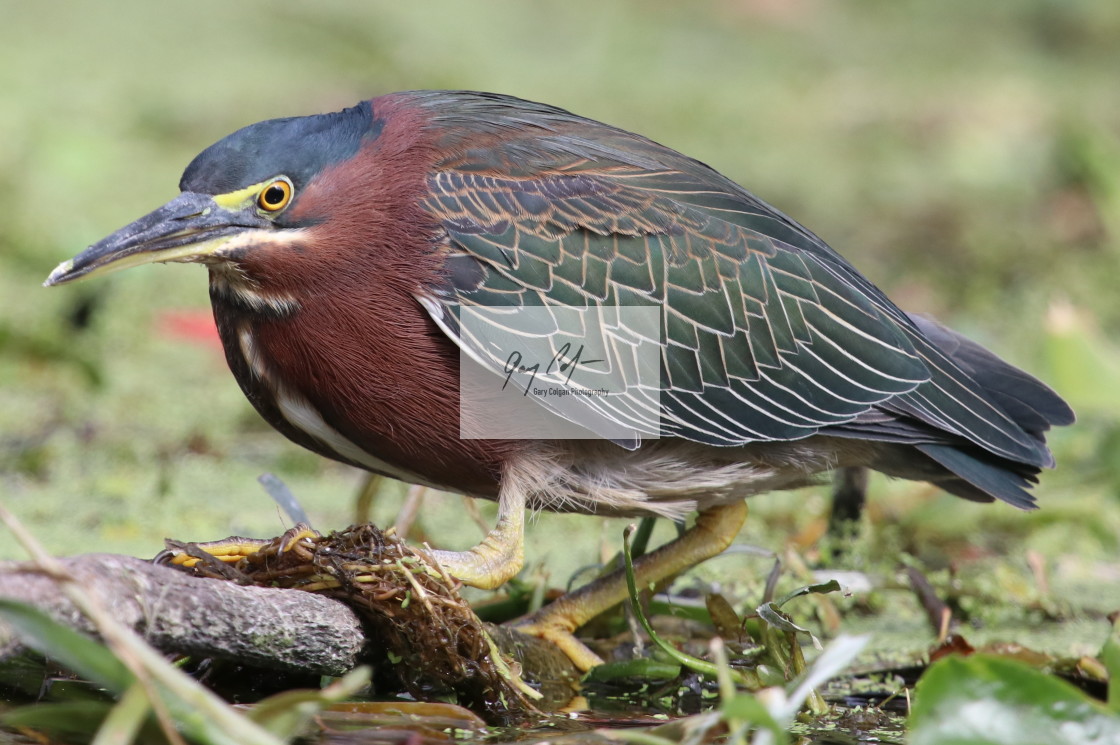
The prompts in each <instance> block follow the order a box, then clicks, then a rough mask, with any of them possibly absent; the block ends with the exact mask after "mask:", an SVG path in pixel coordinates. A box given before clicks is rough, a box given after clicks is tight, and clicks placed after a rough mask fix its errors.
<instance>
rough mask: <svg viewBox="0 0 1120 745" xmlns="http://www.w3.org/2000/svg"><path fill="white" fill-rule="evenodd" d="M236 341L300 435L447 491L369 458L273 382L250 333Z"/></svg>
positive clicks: (293, 394)
mask: <svg viewBox="0 0 1120 745" xmlns="http://www.w3.org/2000/svg"><path fill="white" fill-rule="evenodd" d="M237 338H238V343H239V346H240V347H241V354H242V355H243V356H244V357H245V362H246V363H247V364H248V365H249V369H250V370H252V371H253V374H254V375H255V376H256V377H257V379H258V380H260V381H261V383H262V384H263V385H265V386H267V387H268V389H269V390H270V391H271V392H272V395H273V399H274V400H275V402H276V408H277V409H279V411H280V414H281V416H283V417H284V419H285V420H286V421H287V422H288V424H290V425H292V426H293V427H295V428H296V429H297V430H299V431H300V432H303V433H304V434H306V435H308V436H310V437H312V438H314V439H315V440H317V441H319V442H320V443H322V444H323V445H325V446H326V447H327V448H329V449H330V450H333V451H334V452H335V453H337V454H338V455H339V456H341V457H342V458H345V459H346V460H348V461H350V462H352V463H357V464H359V465H361V466H364V467H365V468H368V469H370V470H371V471H375V472H377V473H381V474H384V475H386V476H390V477H392V478H395V479H399V480H400V481H404V482H406V483H409V484H421V485H423V486H430V487H432V488H435V489H446V488H447V487H446V486H443V485H441V484H436V483H433V482H431V481H429V480H427V479H426V478H424V477H423V476H421V475H420V474H417V473H413V472H411V471H406V470H404V469H401V468H398V467H397V466H394V465H393V464H391V463H389V462H387V461H384V460H381V459H380V458H377V457H376V456H373V455H370V454H369V453H367V452H366V451H365V450H363V449H362V448H360V447H359V446H357V445H355V444H354V443H353V442H352V441H350V440H349V439H347V438H346V437H345V436H344V435H343V434H342V433H341V432H339V431H338V430H337V429H335V428H334V427H332V426H330V425H329V424H327V422H326V420H324V419H323V416H322V415H321V414H320V413H319V411H318V410H317V409H316V408H315V406H314V405H312V403H311V402H310V401H308V400H307V398H306V397H305V396H303V395H302V394H300V393H299V392H297V391H293V390H292V389H291V388H290V387H288V386H286V385H284V384H282V383H280V382H278V381H276V380H274V379H273V376H272V375H271V373H270V371H269V369H268V366H267V365H266V364H265V362H264V360H263V359H262V357H261V355H260V351H259V350H258V349H257V346H256V342H255V341H254V339H253V333H252V331H251V330H250V329H249V328H248V327H247V326H242V327H241V328H240V329H238V332H237Z"/></svg>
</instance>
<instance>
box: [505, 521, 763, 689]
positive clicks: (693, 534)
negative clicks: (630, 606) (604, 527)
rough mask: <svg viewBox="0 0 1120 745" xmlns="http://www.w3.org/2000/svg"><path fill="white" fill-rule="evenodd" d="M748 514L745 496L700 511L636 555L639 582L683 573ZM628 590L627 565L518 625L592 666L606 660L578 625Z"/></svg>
mask: <svg viewBox="0 0 1120 745" xmlns="http://www.w3.org/2000/svg"><path fill="white" fill-rule="evenodd" d="M746 519H747V504H746V502H742V501H740V502H735V503H734V504H728V505H723V506H720V507H711V508H709V509H707V510H703V511H701V512H700V514H699V515H698V516H697V517H696V524H695V525H693V526H692V527H691V528H689V529H688V530H687V531H685V532H684V534H683V535H681V536H680V537H679V538H677V539H676V540H674V541H672V542H670V543H667V544H665V545H664V546H661V547H660V548H658V549H657V550H656V551H653V552H651V553H648V554H646V555H644V556H641V557H639V558H638V559H636V560H635V561H634V579H635V580H636V582H637V585H638V587H646V586H648V585H649V584H651V583H656V582H660V581H661V580H663V579H665V578H667V577H671V576H673V575H675V574H679V573H680V572H683V571H684V570H686V569H690V568H692V567H694V566H696V565H697V564H699V563H700V562H702V561H704V560H705V559H710V558H711V557H713V556H716V555H717V554H719V553H721V552H722V551H723V550H724V549H725V548H727V547H728V546H730V545H731V542H732V541H733V540H734V539H735V536H736V535H738V533H739V529H740V528H742V527H743V523H744V522H746ZM627 595H628V592H627V589H626V575H625V573H624V571H623V570H618V571H615V572H611V573H610V574H608V575H606V576H605V577H600V578H599V579H597V580H595V581H594V582H591V583H590V584H588V585H585V586H583V587H581V588H579V589H578V590H576V591H575V592H570V593H568V594H567V595H564V596H563V597H561V598H560V599H559V600H557V601H556V602H554V603H552V604H551V605H548V606H546V607H544V608H542V609H541V610H540V611H538V612H537V613H534V614H533V615H532V616H529V617H528V618H526V619H525V620H524V621H522V622H521V623H519V624H518V625H517V627H516V628H517V630H518V631H520V632H522V633H525V634H531V635H532V636H537V637H540V638H542V639H547V640H548V641H550V642H552V643H553V644H555V645H556V646H557V647H559V648H560V649H561V650H563V652H564V654H566V655H568V657H569V658H570V659H571V660H572V662H573V663H575V665H576V667H578V668H579V669H580V670H584V671H587V670H590V669H591V668H593V667H595V666H596V665H601V664H602V663H603V660H602V659H601V658H600V657H599V656H598V655H597V654H595V653H594V652H592V651H591V650H590V649H588V648H587V647H586V646H585V645H584V644H583V643H582V642H580V641H579V640H578V639H576V637H575V631H576V629H578V628H579V627H580V626H582V625H583V624H585V623H587V622H588V621H590V620H591V619H592V618H594V617H595V616H597V615H599V614H600V613H602V612H603V611H605V610H608V609H609V608H611V607H613V606H615V605H617V604H618V603H621V602H622V601H624V600H625V599H626V596H627Z"/></svg>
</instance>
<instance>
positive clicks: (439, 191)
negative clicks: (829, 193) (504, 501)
mask: <svg viewBox="0 0 1120 745" xmlns="http://www.w3.org/2000/svg"><path fill="white" fill-rule="evenodd" d="M428 184H429V189H430V194H429V197H428V199H427V200H426V202H425V207H426V209H427V210H428V211H429V212H431V213H432V214H433V215H436V216H437V217H438V218H439V220H440V222H441V223H442V225H443V227H444V229H445V230H446V231H447V236H448V238H449V241H450V255H449V256H448V260H447V266H448V267H449V273H448V283H447V285H446V286H444V287H440V288H435V293H434V294H435V296H436V297H438V298H439V299H440V301H441V302H443V303H445V304H448V305H452V304H463V305H469V306H484V307H498V308H526V307H552V306H566V307H574V308H579V309H601V308H612V307H615V306H646V307H654V308H660V309H661V310H662V312H661V314H660V329H659V333H658V335H657V338H655V339H653V342H654V343H655V344H656V345H657V346H658V351H659V353H660V355H659V356H660V368H661V369H660V373H661V374H660V381H656V382H657V386H656V390H654V391H652V392H649V391H646V392H644V393H643V392H641V391H639V390H632V391H630V393H632V394H634V395H636V396H637V399H635V398H634V395H630V396H626V397H618V398H621V399H622V400H629V401H630V402H631V405H630V406H627V405H625V404H622V405H619V406H617V408H615V409H613V410H612V411H611V414H612V416H613V417H616V421H620V422H624V423H625V424H626V425H627V426H630V427H633V428H634V429H635V430H637V431H638V432H641V433H645V434H653V435H660V436H678V437H684V438H687V439H690V440H695V441H699V442H705V443H709V444H717V445H733V444H741V443H746V442H752V441H758V440H775V439H781V440H788V439H796V438H800V437H805V436H808V435H810V434H813V433H814V432H816V431H817V430H819V429H820V428H821V427H824V426H827V425H830V424H838V423H842V422H847V421H849V420H851V419H852V418H853V417H855V416H856V415H857V414H859V413H860V412H863V411H865V410H866V409H868V408H869V407H870V406H872V405H873V404H876V403H878V402H881V401H884V400H886V399H889V398H891V397H893V396H896V395H898V394H900V393H904V392H906V391H910V390H912V389H913V388H915V387H916V386H917V385H918V384H919V383H921V382H922V381H924V380H926V379H927V378H928V377H929V373H928V372H927V370H926V366H925V363H924V362H923V361H922V359H921V358H920V357H919V356H918V355H917V354H916V353H915V351H914V349H913V345H912V343H911V341H910V339H909V337H908V335H907V334H906V333H905V332H904V331H903V330H902V329H900V328H899V324H898V323H897V322H896V321H895V320H893V319H892V318H891V317H890V315H889V314H888V313H885V312H884V309H883V308H881V307H880V306H879V305H878V304H877V303H876V302H874V300H873V299H872V298H869V297H868V295H867V293H866V292H865V291H864V290H863V288H861V287H859V286H857V285H855V284H854V283H853V282H852V281H851V280H850V278H849V277H848V276H846V273H845V272H842V271H838V270H837V267H836V266H835V265H834V264H832V263H830V262H827V261H822V260H820V258H819V257H818V256H816V255H815V254H814V252H812V251H810V250H806V248H805V247H803V246H802V245H799V244H800V243H801V236H800V235H799V234H798V233H797V232H796V231H794V230H791V229H790V228H788V227H786V225H785V224H784V222H782V221H780V220H778V219H777V218H776V217H775V215H774V214H772V213H769V212H767V211H766V210H763V209H759V208H758V207H757V205H749V204H745V203H744V202H743V201H742V200H740V199H737V198H736V195H734V194H727V193H721V192H720V191H718V190H713V189H712V188H711V186H710V185H707V184H704V183H700V182H698V181H697V180H695V179H693V178H690V177H689V175H688V174H685V173H681V172H679V171H673V170H669V169H661V170H657V171H651V170H648V169H646V168H642V167H635V166H630V165H627V164H621V163H615V164H608V165H606V166H601V165H600V166H596V165H595V164H592V163H588V162H585V161H581V160H580V159H577V158H572V160H571V162H569V163H564V164H553V165H552V167H551V168H549V169H548V171H547V172H541V173H538V174H534V175H531V176H516V175H504V174H502V173H500V172H495V171H494V170H487V169H483V168H475V169H472V168H471V167H470V164H468V163H463V162H459V163H456V164H455V166H454V167H445V168H441V169H440V170H438V171H437V172H435V173H433V174H432V176H431V178H430V179H429V182H428ZM484 317H485V316H484ZM619 318H621V320H622V322H621V324H619V325H620V326H621V328H616V329H615V330H614V332H613V333H615V334H616V335H617V336H618V337H620V338H622V339H623V340H624V341H626V340H631V339H634V338H636V337H640V336H642V335H643V334H642V333H641V332H640V331H637V330H630V329H627V328H626V324H625V316H621V317H619ZM445 328H446V329H448V330H449V331H450V333H451V334H452V335H453V336H454V337H455V338H456V341H458V342H459V343H460V344H465V345H473V344H474V342H473V340H472V339H471V338H469V335H467V334H464V333H462V328H461V327H460V326H458V325H456V324H454V323H453V322H452V323H445ZM628 332H629V333H628ZM628 337H629V338H628ZM616 347H619V348H621V349H622V350H624V349H626V345H625V344H620V345H616ZM470 351H471V352H472V356H485V355H486V354H487V352H486V350H485V349H483V348H482V347H481V345H479V346H472V349H471V350H470ZM622 354H623V351H617V352H616V355H617V356H616V357H615V358H614V359H611V361H610V364H611V366H612V367H624V366H625V361H624V360H622V359H621V355H622ZM494 362H496V363H498V364H500V363H502V362H504V360H494ZM633 385H634V386H635V389H637V388H642V387H643V385H642V384H639V383H638V381H633ZM647 387H648V386H647ZM650 393H652V395H647V394H650ZM611 399H612V397H607V398H606V399H595V398H587V399H586V401H587V405H599V406H604V405H609V402H611ZM635 400H636V401H639V402H647V403H648V402H652V404H651V405H652V406H654V407H656V408H654V410H653V411H652V414H653V416H650V415H649V414H650V413H651V412H650V408H649V407H647V406H643V405H640V404H639V405H633V404H634V401H635Z"/></svg>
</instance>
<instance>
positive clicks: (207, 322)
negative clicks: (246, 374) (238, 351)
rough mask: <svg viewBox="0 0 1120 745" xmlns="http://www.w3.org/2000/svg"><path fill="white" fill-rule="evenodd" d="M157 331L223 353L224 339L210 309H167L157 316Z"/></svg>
mask: <svg viewBox="0 0 1120 745" xmlns="http://www.w3.org/2000/svg"><path fill="white" fill-rule="evenodd" d="M154 325H155V330H156V332H157V333H159V334H161V335H165V336H170V337H171V338H173V339H179V340H182V341H185V342H187V343H188V344H196V345H198V346H200V347H206V348H207V349H211V350H213V351H214V352H217V353H219V354H221V353H222V340H221V339H219V338H218V327H217V326H215V325H214V315H213V314H212V313H211V312H210V311H209V310H165V311H162V312H161V313H159V314H158V315H157V316H156V321H155V324H154Z"/></svg>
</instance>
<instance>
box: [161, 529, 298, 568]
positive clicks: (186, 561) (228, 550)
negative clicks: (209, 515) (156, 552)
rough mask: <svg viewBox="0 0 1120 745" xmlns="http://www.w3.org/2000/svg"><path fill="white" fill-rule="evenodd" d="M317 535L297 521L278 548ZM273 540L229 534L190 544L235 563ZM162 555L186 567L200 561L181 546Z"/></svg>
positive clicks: (227, 561)
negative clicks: (216, 538)
mask: <svg viewBox="0 0 1120 745" xmlns="http://www.w3.org/2000/svg"><path fill="white" fill-rule="evenodd" d="M318 537H319V533H318V532H317V531H315V530H312V529H311V527H310V526H308V525H306V524H304V523H299V524H297V525H296V526H295V527H293V528H290V529H288V530H287V531H286V532H285V533H284V535H282V536H281V537H280V547H279V550H280V551H282V552H283V551H288V550H289V549H291V548H292V547H293V546H295V544H296V543H297V542H298V541H299V540H301V539H303V538H318ZM274 540H275V539H267V538H244V537H242V536H230V537H229V538H223V539H221V540H219V541H206V542H204V543H193V544H190V545H192V546H194V547H196V548H198V549H199V550H201V551H203V552H205V553H207V554H210V555H211V556H213V557H214V558H215V559H217V560H218V561H220V562H222V563H223V564H236V563H237V562H239V561H241V560H242V559H243V558H245V557H246V556H250V555H252V554H255V553H257V552H258V551H260V550H261V549H262V548H264V547H265V546H268V545H270V544H272V543H273V541H274ZM177 545H185V544H177ZM163 555H165V556H166V557H167V561H168V562H169V563H171V564H174V565H176V566H183V567H187V568H191V567H194V566H195V565H196V564H198V562H199V561H201V559H199V558H198V557H197V556H191V555H190V554H189V553H187V552H186V551H185V550H184V549H182V548H170V547H169V548H168V550H167V551H165V552H164V554H163Z"/></svg>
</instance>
